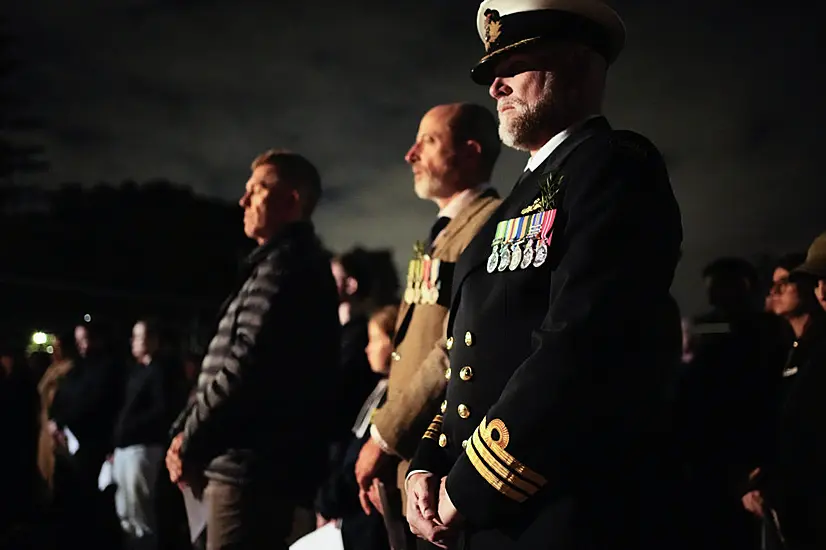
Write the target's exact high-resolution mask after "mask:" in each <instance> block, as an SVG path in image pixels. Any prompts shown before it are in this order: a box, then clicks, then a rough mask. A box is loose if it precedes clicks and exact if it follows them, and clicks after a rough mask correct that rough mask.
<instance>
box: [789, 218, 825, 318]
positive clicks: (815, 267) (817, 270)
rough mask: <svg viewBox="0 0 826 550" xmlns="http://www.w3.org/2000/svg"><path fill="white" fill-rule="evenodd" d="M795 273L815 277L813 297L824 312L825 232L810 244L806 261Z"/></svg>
mask: <svg viewBox="0 0 826 550" xmlns="http://www.w3.org/2000/svg"><path fill="white" fill-rule="evenodd" d="M795 271H797V272H800V273H808V274H809V275H811V276H813V277H817V286H816V287H815V296H817V301H818V302H820V305H821V306H822V307H823V309H824V310H826V232H824V233H821V234H820V235H818V236H817V238H816V239H815V240H814V242H812V245H811V246H810V247H809V251H808V252H807V253H806V261H805V262H804V263H803V265H801V266H800V267H798V268H797V269H796V270H795Z"/></svg>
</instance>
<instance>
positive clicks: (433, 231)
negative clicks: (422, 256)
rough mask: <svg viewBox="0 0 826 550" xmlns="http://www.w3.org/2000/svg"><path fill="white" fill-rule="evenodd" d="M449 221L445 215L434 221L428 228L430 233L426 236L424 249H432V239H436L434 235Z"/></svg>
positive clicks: (437, 234)
mask: <svg viewBox="0 0 826 550" xmlns="http://www.w3.org/2000/svg"><path fill="white" fill-rule="evenodd" d="M448 223H450V218H448V217H447V216H440V217H439V218H438V219H437V220H436V221H435V222H434V223H433V227H431V228H430V235H429V236H428V238H427V246H425V250H426V251H427V252H430V251H431V250H432V249H433V241H435V240H436V237H438V236H439V233H441V232H442V229H444V228H445V227H446V226H447V224H448Z"/></svg>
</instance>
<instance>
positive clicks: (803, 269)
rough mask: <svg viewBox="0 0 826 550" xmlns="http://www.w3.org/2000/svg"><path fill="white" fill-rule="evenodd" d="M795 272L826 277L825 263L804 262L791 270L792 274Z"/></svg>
mask: <svg viewBox="0 0 826 550" xmlns="http://www.w3.org/2000/svg"><path fill="white" fill-rule="evenodd" d="M795 273H802V274H804V275H811V276H812V277H818V278H822V279H826V263H823V264H819V263H814V262H812V263H804V264H803V265H801V266H798V267H796V268H794V269H793V270H792V274H795Z"/></svg>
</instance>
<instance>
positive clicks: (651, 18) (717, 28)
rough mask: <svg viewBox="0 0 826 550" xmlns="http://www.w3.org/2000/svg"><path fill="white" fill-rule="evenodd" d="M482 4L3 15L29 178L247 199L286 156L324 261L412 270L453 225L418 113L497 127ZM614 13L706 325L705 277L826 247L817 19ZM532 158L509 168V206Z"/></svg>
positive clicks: (101, 2)
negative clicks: (433, 181) (415, 183)
mask: <svg viewBox="0 0 826 550" xmlns="http://www.w3.org/2000/svg"><path fill="white" fill-rule="evenodd" d="M761 4H765V6H766V7H761ZM477 5H478V3H477V2H473V1H467V0H419V1H417V2H388V1H386V0H382V1H379V0H364V1H354V2H347V3H338V4H335V5H334V4H333V3H331V2H320V1H319V2H310V1H304V2H276V1H269V2H264V1H254V0H232V1H229V0H226V1H223V2H218V1H209V0H202V1H189V0H177V1H174V0H167V1H150V0H131V1H130V0H120V1H118V0H73V1H72V2H66V1H65V0H10V1H9V2H3V7H2V8H0V12H2V13H4V15H5V18H6V21H7V27H8V28H9V30H10V31H11V32H12V34H13V35H14V37H15V38H16V39H17V42H16V46H15V50H16V55H17V57H18V60H19V61H20V62H22V63H23V67H22V69H21V71H20V72H19V73H18V76H17V82H16V84H15V86H16V87H17V89H18V91H20V92H21V93H23V94H24V95H26V96H27V97H28V98H29V100H30V101H31V105H32V108H31V110H32V112H33V113H34V114H37V115H39V116H41V117H42V118H43V120H44V122H45V124H46V130H45V131H44V133H43V135H42V136H39V137H38V139H39V140H40V142H41V143H43V144H44V145H45V146H46V148H47V158H48V160H49V161H50V162H51V164H52V171H51V172H50V173H47V174H41V175H38V176H36V177H34V178H30V179H29V180H26V181H27V182H30V183H32V184H40V185H44V186H50V185H57V184H59V183H61V182H66V181H80V182H84V183H89V184H92V183H96V182H99V181H109V182H115V183H117V182H120V181H122V180H125V179H135V180H138V181H142V180H147V179H151V178H157V177H164V178H169V179H171V180H173V181H177V182H181V183H185V184H188V185H191V186H192V187H193V188H194V189H195V190H196V191H197V192H199V193H203V194H206V195H210V196H217V197H221V198H225V199H231V200H235V199H236V198H237V197H238V196H239V194H240V193H241V190H242V187H243V184H244V182H245V181H246V178H247V176H248V166H249V162H250V160H251V159H252V158H253V157H254V156H255V155H256V154H257V153H259V152H261V151H263V150H265V149H267V148H269V147H272V146H278V147H287V148H291V149H294V150H297V151H299V152H302V153H304V154H305V155H307V156H308V157H309V158H310V159H311V160H313V161H314V162H315V163H316V164H317V165H318V167H319V168H320V170H321V171H322V176H323V179H324V182H325V199H324V200H323V202H322V204H321V206H320V209H319V211H318V215H317V221H318V226H319V229H320V232H321V233H322V236H323V237H324V239H325V241H326V244H327V245H328V246H330V247H332V248H334V249H336V250H342V249H345V248H348V247H349V246H351V245H353V244H354V243H361V244H363V245H365V246H371V247H374V246H389V247H392V248H394V249H395V251H396V260H397V262H399V263H400V264H401V263H404V262H406V260H407V258H408V253H409V250H410V245H411V244H412V241H413V240H415V239H417V238H419V239H423V238H424V237H425V236H426V234H427V230H428V228H429V226H430V224H431V223H432V219H433V217H434V216H435V214H436V211H437V210H436V207H435V206H434V205H432V204H431V203H426V202H423V201H420V200H418V199H417V198H416V196H415V195H414V194H413V191H412V178H411V174H410V170H409V168H408V167H407V165H406V164H405V163H404V160H403V156H404V153H405V152H406V150H407V148H408V147H409V145H410V144H411V143H412V140H413V139H414V136H415V134H416V130H417V125H418V121H419V119H420V117H421V115H422V114H423V113H424V112H425V111H426V110H427V109H428V108H429V107H431V106H432V105H435V104H438V103H446V102H454V101H473V102H478V103H481V104H483V105H486V106H488V107H489V108H491V109H494V103H493V101H492V100H491V99H490V98H489V97H488V96H487V90H486V89H485V88H482V87H478V86H476V85H474V84H473V83H472V82H471V81H470V78H469V69H470V67H471V66H472V65H473V63H474V62H475V61H476V60H477V59H478V57H479V56H480V55H481V54H482V51H483V48H482V45H481V43H480V42H479V40H478V37H477V35H476V30H475V21H474V19H475V14H476V7H477ZM807 5H808V6H810V7H808V8H806V9H804V7H805V6H807ZM615 6H616V7H617V9H618V11H619V12H620V14H621V15H622V16H623V18H624V20H625V22H626V25H627V28H628V44H627V47H626V50H625V51H624V53H623V54H622V56H621V57H620V59H619V61H618V62H617V63H616V64H615V66H614V67H613V68H612V69H611V72H610V74H609V89H608V97H607V104H606V109H605V112H606V114H607V116H608V118H609V120H610V121H611V122H612V124H613V125H614V126H615V127H625V128H630V129H634V130H637V131H640V132H641V133H643V134H645V135H647V136H648V137H649V138H651V139H652V140H653V141H654V142H655V143H656V144H657V145H658V146H659V147H660V149H661V151H662V152H663V154H664V155H665V157H666V159H667V161H668V163H669V166H670V171H671V177H672V182H673V185H674V189H675V192H676V194H677V196H678V199H679V200H680V204H681V205H682V211H683V224H684V227H685V240H684V252H685V256H684V259H683V262H682V264H681V266H680V269H679V272H678V277H677V280H676V283H675V287H674V293H675V295H676V296H677V297H678V299H679V300H680V302H681V304H682V305H683V307H684V308H685V311H686V312H687V313H691V312H696V311H697V310H698V309H702V308H703V303H702V302H703V298H702V294H701V292H700V290H701V289H700V279H699V270H700V268H701V267H702V265H703V264H704V263H705V262H706V261H708V260H710V259H712V258H713V257H715V256H718V255H722V254H738V255H742V256H745V257H749V258H754V257H755V256H756V255H757V254H761V253H768V254H776V253H781V252H786V251H789V250H797V249H805V247H806V246H807V245H808V243H809V242H810V241H811V239H812V238H813V237H814V236H815V235H816V234H817V233H819V232H820V231H822V230H824V229H826V215H824V212H823V206H824V204H826V201H825V200H824V199H826V186H825V185H824V184H823V181H822V176H821V174H820V171H819V165H820V164H821V162H820V158H821V157H822V156H823V155H824V151H823V145H822V143H823V141H822V140H821V139H820V138H821V137H822V135H823V131H822V130H821V129H822V128H823V123H824V111H826V107H824V101H823V100H822V99H821V96H822V85H821V82H822V77H821V76H820V75H821V74H822V72H823V71H822V57H819V56H818V52H822V51H823V46H824V39H823V35H822V32H820V30H821V29H822V21H823V20H822V16H821V15H820V14H818V13H815V12H813V11H811V10H812V9H815V6H820V3H819V2H813V1H812V2H803V1H802V0H786V1H784V2H782V3H768V2H765V3H763V2H760V3H757V2H744V1H743V0H737V1H734V0H720V1H711V0H699V1H694V2H663V1H650V0H625V1H620V2H616V3H615ZM816 9H819V10H820V11H821V12H822V11H823V8H822V7H817V8H816ZM525 161H526V157H525V155H524V154H522V153H517V152H514V151H510V150H508V151H507V152H505V153H504V155H503V158H502V159H501V160H500V162H499V165H498V168H497V170H496V172H495V174H494V182H493V183H494V184H495V185H496V186H497V187H498V188H499V189H500V191H504V192H506V191H507V190H509V189H510V188H511V186H512V183H513V182H514V181H515V180H516V178H517V177H518V174H519V173H520V172H521V170H522V168H523V166H524V163H525ZM184 215H185V214H184ZM239 220H240V218H239ZM239 228H240V221H239ZM640 277H645V273H640Z"/></svg>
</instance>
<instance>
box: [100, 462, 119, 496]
mask: <svg viewBox="0 0 826 550" xmlns="http://www.w3.org/2000/svg"><path fill="white" fill-rule="evenodd" d="M114 484H115V480H114V479H113V478H112V463H111V462H109V461H108V460H104V461H103V465H102V466H101V467H100V473H99V474H98V489H100V490H101V491H105V490H106V488H107V487H109V486H110V485H114Z"/></svg>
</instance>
